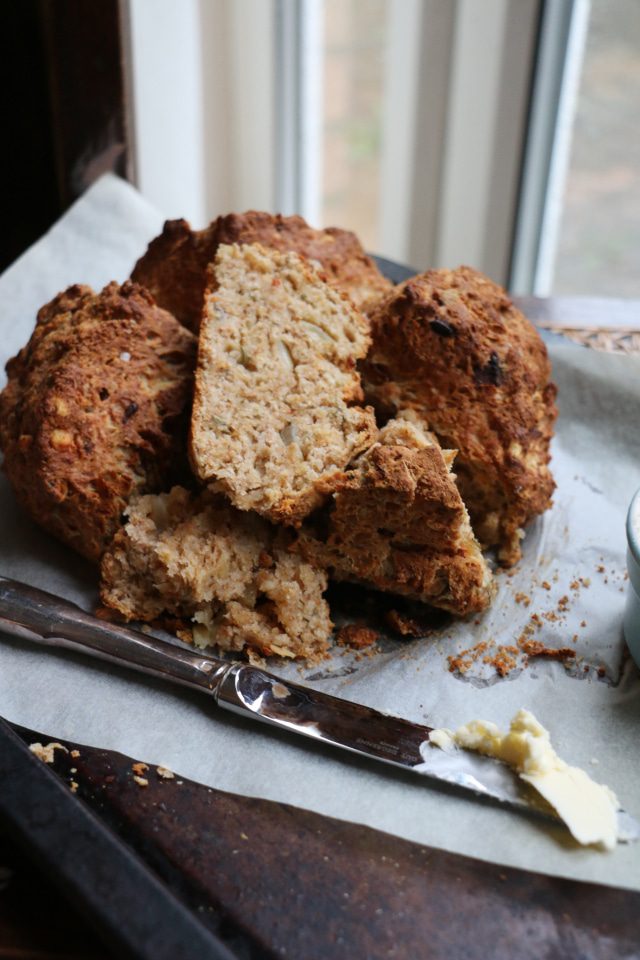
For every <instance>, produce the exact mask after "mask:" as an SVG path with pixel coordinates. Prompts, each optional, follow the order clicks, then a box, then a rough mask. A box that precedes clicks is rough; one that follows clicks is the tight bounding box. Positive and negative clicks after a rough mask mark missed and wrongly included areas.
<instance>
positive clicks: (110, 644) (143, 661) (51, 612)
mask: <svg viewBox="0 0 640 960" xmlns="http://www.w3.org/2000/svg"><path fill="white" fill-rule="evenodd" d="M0 630H4V631H5V632H6V633H11V634H14V635H15V636H18V637H26V638H27V639H28V640H34V641H35V642H36V643H43V644H45V645H47V646H53V647H66V648H67V649H70V650H77V651H80V652H82V653H88V654H90V655H91V656H94V657H98V658H100V659H101V660H109V661H111V662H112V663H119V664H120V665H121V666H122V665H124V666H128V667H133V668H134V669H135V670H140V671H142V672H143V673H149V674H152V675H153V676H156V677H163V678H164V679H166V680H173V681H175V682H177V683H181V684H183V685H185V686H188V687H195V688H197V689H198V690H203V689H204V690H206V691H208V692H209V693H213V694H214V695H215V693H216V691H217V688H218V686H219V684H220V682H221V681H222V679H223V677H224V676H225V674H226V673H227V672H228V671H229V670H231V669H233V667H234V664H233V663H229V662H228V661H226V660H220V659H218V658H217V657H209V656H203V655H202V654H199V653H196V652H195V651H192V650H186V649H184V648H183V647H179V646H177V645H176V644H173V643H167V642H166V641H164V640H158V639H157V638H156V637H152V636H149V635H147V634H146V633H140V632H139V631H137V630H131V629H130V628H129V627H125V626H121V625H120V624H116V623H109V622H108V621H104V620H99V619H98V618H97V617H93V616H91V614H89V613H85V612H84V610H81V609H80V607H78V606H76V604H75V603H70V602H69V601H68V600H63V599H62V598H61V597H56V596H54V594H52V593H45V591H44V590H38V589H36V588H35V587H31V586H28V585H27V584H26V583H19V582H18V581H17V580H10V579H9V578H8V577H0Z"/></svg>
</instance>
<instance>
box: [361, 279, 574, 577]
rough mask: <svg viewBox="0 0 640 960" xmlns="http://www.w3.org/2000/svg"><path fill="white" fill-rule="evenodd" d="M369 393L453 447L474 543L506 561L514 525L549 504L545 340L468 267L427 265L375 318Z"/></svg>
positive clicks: (552, 411) (551, 414)
mask: <svg viewBox="0 0 640 960" xmlns="http://www.w3.org/2000/svg"><path fill="white" fill-rule="evenodd" d="M371 322H372V335H373V346H372V348H371V351H370V353H369V355H368V357H367V359H366V361H365V362H364V364H363V380H364V382H365V389H366V392H367V398H368V399H369V400H370V401H371V402H373V403H374V404H375V405H376V407H377V408H378V410H379V412H381V413H382V414H383V415H385V416H390V415H393V413H394V412H395V411H396V410H398V409H402V408H410V409H412V410H414V411H415V412H416V413H418V414H419V415H420V416H421V417H422V418H424V421H425V422H426V423H427V424H428V427H429V429H431V430H432V431H433V432H434V433H435V434H436V436H437V437H438V439H439V440H440V442H441V444H442V445H443V446H445V447H451V448H455V449H457V450H458V451H459V453H458V457H457V459H456V474H457V476H458V486H459V488H460V491H461V493H462V497H463V499H464V501H465V503H466V504H467V507H468V509H469V512H470V514H471V520H472V523H473V526H474V530H475V532H476V534H477V536H478V538H479V539H480V541H481V542H482V543H483V544H485V545H487V546H490V545H497V546H498V547H499V557H500V559H501V561H502V562H503V563H505V564H507V565H509V564H512V563H515V562H517V560H518V559H519V557H520V537H521V528H522V527H524V526H525V525H526V524H527V523H528V522H529V521H530V520H531V519H533V517H535V516H536V515H538V514H540V513H542V512H543V511H544V510H546V509H547V508H548V507H549V506H550V503H551V494H552V492H553V489H554V482H553V478H552V476H551V472H550V470H549V467H548V464H549V459H550V456H549V443H550V440H551V436H552V434H553V424H554V421H555V418H556V416H557V410H556V407H555V404H554V400H555V396H556V388H555V386H554V385H553V384H552V383H551V382H550V379H549V378H550V372H551V371H550V364H549V360H548V357H547V351H546V348H545V346H544V343H543V342H542V340H541V339H540V336H539V335H538V333H537V331H536V330H535V328H534V327H533V325H532V324H531V323H530V322H529V321H528V320H527V319H526V317H524V316H523V314H522V313H520V311H519V310H517V309H516V308H515V307H514V306H513V304H512V303H511V301H510V300H509V298H508V297H507V295H506V293H505V292H504V290H503V289H502V288H501V287H499V286H498V285H497V284H495V283H493V282H492V281H491V280H489V279H488V278H487V277H484V276H483V275H482V274H480V273H479V272H478V271H476V270H472V269H471V268H469V267H460V268H458V269H457V270H431V271H429V272H427V273H425V274H423V275H422V276H418V277H413V278H412V279H410V280H407V281H406V282H405V283H403V284H401V285H400V286H398V287H397V288H396V289H395V290H394V291H393V293H391V294H390V295H389V296H388V297H386V298H385V299H384V300H383V301H381V302H380V303H379V304H378V306H377V307H376V309H375V310H374V311H373V312H372V314H371Z"/></svg>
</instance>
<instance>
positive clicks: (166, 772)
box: [156, 766, 175, 780]
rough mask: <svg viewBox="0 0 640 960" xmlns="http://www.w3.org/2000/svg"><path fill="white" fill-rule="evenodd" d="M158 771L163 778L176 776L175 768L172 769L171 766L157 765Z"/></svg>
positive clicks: (170, 778) (169, 778) (167, 778)
mask: <svg viewBox="0 0 640 960" xmlns="http://www.w3.org/2000/svg"><path fill="white" fill-rule="evenodd" d="M156 773H157V774H158V776H159V777H161V778H162V779H163V780H173V779H174V778H175V773H174V772H173V770H171V769H170V767H165V766H159V767H156Z"/></svg>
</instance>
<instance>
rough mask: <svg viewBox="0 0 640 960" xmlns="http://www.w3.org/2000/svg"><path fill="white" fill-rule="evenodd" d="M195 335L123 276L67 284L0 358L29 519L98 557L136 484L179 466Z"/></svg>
mask: <svg viewBox="0 0 640 960" xmlns="http://www.w3.org/2000/svg"><path fill="white" fill-rule="evenodd" d="M195 347H196V344H195V338H194V337H193V335H192V334H191V333H189V331H188V330H186V329H185V328H184V327H183V326H182V325H181V324H179V323H178V321H177V320H175V319H174V318H173V317H172V316H171V315H170V314H169V313H167V312H166V311H165V310H161V309H160V308H159V307H157V306H156V305H155V303H154V301H153V299H152V297H151V296H150V295H149V294H148V293H147V292H146V291H145V290H143V289H142V288H141V287H138V286H137V285H136V284H133V283H131V282H127V283H125V284H124V285H123V286H121V287H120V286H118V284H116V283H111V284H109V286H107V287H105V289H104V290H103V291H102V293H94V292H93V290H91V288H90V287H86V286H73V287H69V289H68V290H66V291H65V292H64V293H61V294H59V295H58V296H57V297H55V299H54V300H52V301H51V303H49V304H47V305H46V306H44V307H42V309H41V310H40V312H39V313H38V320H37V324H36V327H35V330H34V331H33V334H32V336H31V339H30V340H29V343H28V344H27V345H26V347H24V348H23V349H22V350H21V351H20V353H19V354H18V355H17V356H16V357H14V358H13V359H12V360H10V361H9V363H8V365H7V373H8V376H9V382H8V384H7V386H6V387H5V389H4V390H3V391H2V393H1V394H0V447H1V448H2V451H3V453H4V469H5V471H6V473H7V476H8V477H9V480H10V481H11V484H12V486H13V489H14V491H15V495H16V498H17V499H18V500H19V501H20V503H21V504H22V505H23V506H24V507H25V508H26V509H27V511H28V512H29V513H30V514H31V516H32V517H33V519H34V520H35V521H36V522H37V523H39V524H41V525H42V526H43V527H45V528H46V529H47V530H49V531H50V532H51V533H53V534H55V536H57V537H59V538H60V539H61V540H63V541H64V542H65V543H67V544H69V546H71V547H73V548H74V549H75V550H77V551H79V552H80V553H81V554H83V555H84V556H85V557H87V558H89V559H90V560H94V561H97V560H99V559H100V556H101V555H102V552H103V550H104V548H105V547H106V545H107V543H108V542H109V540H110V539H111V537H112V536H113V534H114V533H115V531H116V529H117V528H118V527H119V525H120V518H121V515H122V512H123V510H124V508H125V506H126V504H127V502H128V500H129V497H130V496H131V495H132V494H133V493H134V492H136V491H147V490H157V489H162V488H163V487H166V485H168V484H169V485H170V483H171V482H172V478H175V477H176V476H179V475H180V473H181V468H182V469H186V467H187V464H186V456H185V443H186V432H187V415H188V407H189V403H190V400H191V390H192V382H193V366H194V363H195Z"/></svg>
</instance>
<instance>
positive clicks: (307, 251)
mask: <svg viewBox="0 0 640 960" xmlns="http://www.w3.org/2000/svg"><path fill="white" fill-rule="evenodd" d="M232 243H239V244H253V243H260V244H261V245H262V246H263V247H268V248H270V249H274V250H278V251H280V252H283V253H284V252H293V253H299V254H300V255H301V256H304V257H306V258H307V259H308V260H313V261H317V263H319V264H320V267H321V269H322V271H323V272H324V274H325V276H326V279H327V281H328V282H329V283H331V284H333V285H334V286H335V287H337V288H338V289H339V290H341V291H343V292H345V293H347V294H348V295H349V297H350V298H351V300H352V301H353V303H354V304H355V306H356V307H358V309H360V310H365V311H366V310H367V309H368V308H369V306H370V305H372V304H373V303H374V302H376V301H377V300H378V299H380V297H382V296H384V295H385V294H386V293H388V292H389V290H390V289H391V283H390V281H389V280H387V279H386V278H385V277H383V275H382V274H381V273H380V271H379V270H378V268H377V267H376V265H375V263H374V262H373V260H372V259H371V257H369V256H368V255H367V254H366V253H365V252H364V250H363V248H362V245H361V244H360V241H359V240H358V238H357V237H356V235H355V234H354V233H352V232H351V231H349V230H341V229H339V228H338V227H329V228H327V229H326V230H315V229H314V228H313V227H310V226H309V224H308V223H307V222H306V221H305V220H304V219H303V218H302V217H299V216H291V217H283V216H282V215H281V214H276V215H273V214H270V213H263V212H261V211H257V210H249V211H247V212H246V213H230V214H228V215H226V216H222V217H218V219H217V220H214V221H213V222H212V223H211V224H210V225H209V226H208V227H207V228H206V229H204V230H195V231H194V230H191V228H190V226H189V224H188V223H187V221H186V220H168V221H167V222H166V223H165V225H164V229H163V231H162V233H161V234H160V235H159V236H158V237H156V238H155V239H154V240H152V241H151V243H150V244H149V247H148V249H147V251H146V253H145V254H144V255H143V256H142V257H141V258H140V259H139V260H138V262H137V263H136V265H135V267H134V270H133V273H132V274H131V279H132V280H135V281H136V282H138V283H141V284H143V285H144V286H145V287H147V288H148V289H149V290H150V291H151V293H152V294H153V295H154V297H155V298H156V300H157V302H158V304H160V306H162V307H164V308H165V309H167V310H170V311H171V313H173V314H174V316H176V317H177V318H178V320H180V322H181V323H183V324H184V325H185V326H186V327H188V328H189V329H190V330H193V331H195V332H197V330H198V328H199V326H200V320H201V316H202V307H203V302H204V293H205V288H206V285H207V276H206V273H207V266H208V264H209V263H211V262H212V261H213V260H214V258H215V255H216V251H217V249H218V247H219V246H220V244H232Z"/></svg>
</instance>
